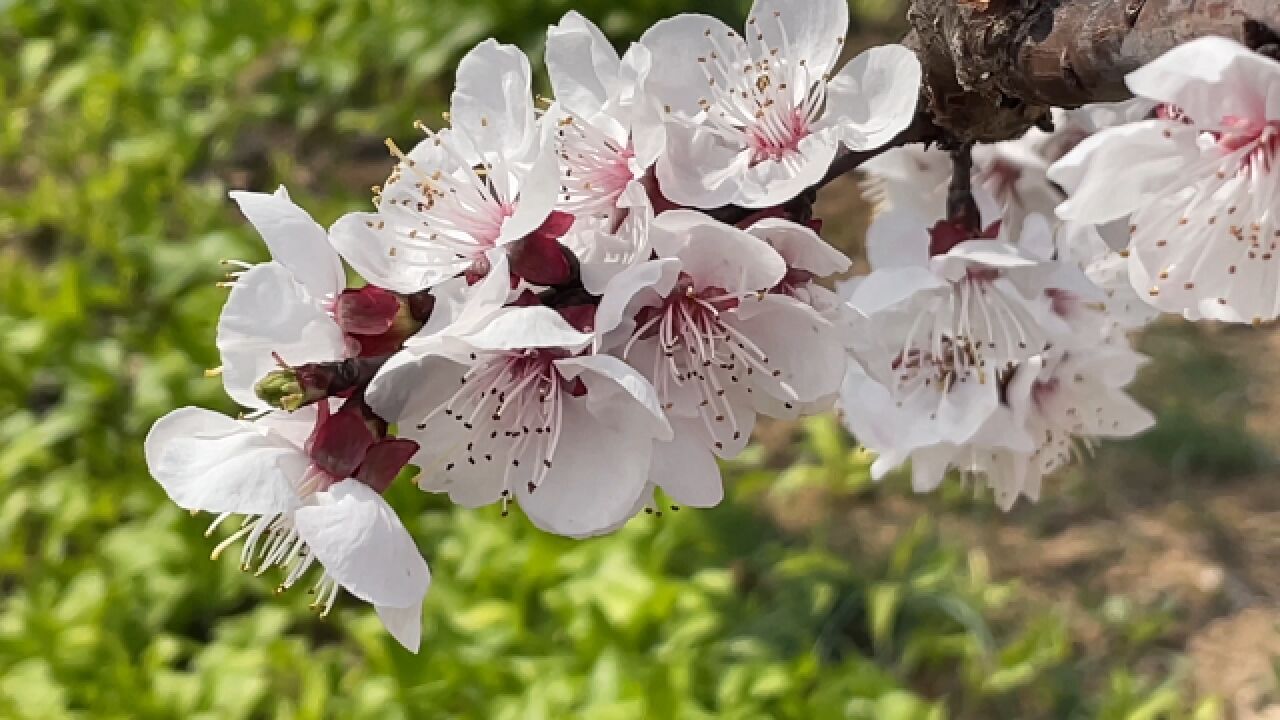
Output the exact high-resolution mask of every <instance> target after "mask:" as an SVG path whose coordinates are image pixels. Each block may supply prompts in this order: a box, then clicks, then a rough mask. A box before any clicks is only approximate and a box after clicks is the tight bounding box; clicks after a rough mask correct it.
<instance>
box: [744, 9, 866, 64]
mask: <svg viewBox="0 0 1280 720" xmlns="http://www.w3.org/2000/svg"><path fill="white" fill-rule="evenodd" d="M747 17H748V18H749V21H748V24H747V28H746V37H747V41H748V42H750V43H759V44H762V45H763V46H764V47H765V48H767V50H765V53H767V52H768V51H769V50H772V49H774V48H777V49H778V50H779V57H781V58H782V61H783V62H786V63H794V64H795V65H801V64H803V65H804V66H805V67H807V68H809V71H810V72H811V73H812V77H813V78H814V79H815V80H816V79H817V78H819V77H821V76H822V75H823V73H826V72H827V71H828V70H830V69H831V68H833V67H835V64H836V58H837V57H839V55H840V50H841V49H842V48H843V47H844V38H845V34H846V33H847V32H848V31H849V5H848V3H847V2H846V1H845V0H803V2H795V1H794V0H756V1H755V2H754V3H753V4H752V6H751V12H750V13H748V15H747ZM757 34H758V35H763V36H764V37H763V38H762V39H757ZM763 54H764V53H761V55H763Z"/></svg>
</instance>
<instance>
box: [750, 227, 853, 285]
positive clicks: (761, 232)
mask: <svg viewBox="0 0 1280 720" xmlns="http://www.w3.org/2000/svg"><path fill="white" fill-rule="evenodd" d="M747 232H749V233H751V234H752V235H755V236H756V237H758V238H760V239H761V240H764V241H765V242H767V243H769V244H770V245H771V246H773V249H774V250H777V251H778V254H779V255H781V256H782V259H783V260H785V261H786V262H787V267H790V268H799V269H801V270H807V271H809V272H811V273H813V274H814V275H815V276H817V277H827V276H828V275H835V274H836V273H842V272H845V271H846V270H848V269H849V266H850V265H852V264H853V261H852V260H850V259H849V258H848V256H846V255H845V254H844V253H842V252H840V251H839V250H837V249H835V248H834V247H832V246H831V244H830V243H827V242H826V241H824V240H823V239H822V238H821V237H819V236H818V233H816V232H814V231H813V230H811V229H810V228H807V227H805V226H804V225H800V224H798V223H794V222H791V221H790V220H783V219H782V218H765V219H764V220H761V221H759V222H757V223H755V224H754V225H752V226H751V227H749V228H747Z"/></svg>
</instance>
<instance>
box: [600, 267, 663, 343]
mask: <svg viewBox="0 0 1280 720" xmlns="http://www.w3.org/2000/svg"><path fill="white" fill-rule="evenodd" d="M679 274H680V261H679V260H677V259H675V258H668V259H664V260H651V261H649V262H644V263H641V264H639V265H633V266H631V267H629V268H627V269H625V270H623V271H622V272H620V273H618V274H617V275H615V276H614V277H613V279H612V280H610V281H609V284H608V285H607V286H606V287H605V291H604V295H603V297H602V298H601V299H600V305H599V306H598V307H597V308H596V338H597V340H596V346H597V349H603V350H609V349H612V348H613V347H614V346H616V345H617V344H618V343H619V342H622V341H624V340H626V339H629V338H630V337H631V333H632V331H633V330H635V313H636V311H638V310H639V309H640V308H641V307H645V306H650V305H658V304H659V303H661V302H662V298H664V297H666V296H667V295H668V294H670V293H671V289H672V288H673V287H675V284H676V280H677V278H678V277H679Z"/></svg>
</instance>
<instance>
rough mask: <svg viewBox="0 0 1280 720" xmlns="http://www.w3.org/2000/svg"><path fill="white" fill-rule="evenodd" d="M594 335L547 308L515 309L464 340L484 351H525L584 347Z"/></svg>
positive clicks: (493, 318) (499, 314)
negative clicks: (581, 329)
mask: <svg viewBox="0 0 1280 720" xmlns="http://www.w3.org/2000/svg"><path fill="white" fill-rule="evenodd" d="M593 337H594V336H593V335H590V334H587V333H581V332H578V331H577V330H575V329H574V328H573V326H572V325H570V324H569V323H568V321H567V320H565V319H564V317H562V316H561V315H560V313H558V312H556V311H555V310H552V309H551V308H549V307H545V306H541V305H538V306H534V307H511V308H504V309H502V310H499V311H498V312H496V313H494V314H493V315H492V316H491V317H490V318H489V321H488V322H487V323H486V324H485V325H484V326H482V327H480V328H477V329H475V330H474V331H473V332H469V333H467V334H466V335H465V336H462V338H461V339H463V340H465V341H466V342H467V343H468V344H469V345H472V346H473V347H476V348H479V349H484V350H516V349H522V348H552V347H563V348H575V349H578V348H583V347H586V346H587V345H588V344H590V343H591V341H592V339H593Z"/></svg>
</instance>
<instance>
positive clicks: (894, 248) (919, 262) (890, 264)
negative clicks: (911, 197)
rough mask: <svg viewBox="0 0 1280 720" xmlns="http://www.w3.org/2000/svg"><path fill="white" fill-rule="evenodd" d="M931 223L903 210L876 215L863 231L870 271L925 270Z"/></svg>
mask: <svg viewBox="0 0 1280 720" xmlns="http://www.w3.org/2000/svg"><path fill="white" fill-rule="evenodd" d="M931 222H932V221H931V220H930V219H928V218H926V217H924V216H922V215H920V214H917V213H916V212H915V211H914V210H913V209H911V208H907V207H903V208H898V207H896V206H895V208H894V209H892V210H890V211H888V212H883V213H880V214H879V215H876V218H875V220H873V221H872V222H871V226H870V227H868V228H867V260H868V261H869V262H870V263H871V268H872V269H873V270H881V269H887V268H897V267H928V265H929V225H930V224H931Z"/></svg>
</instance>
